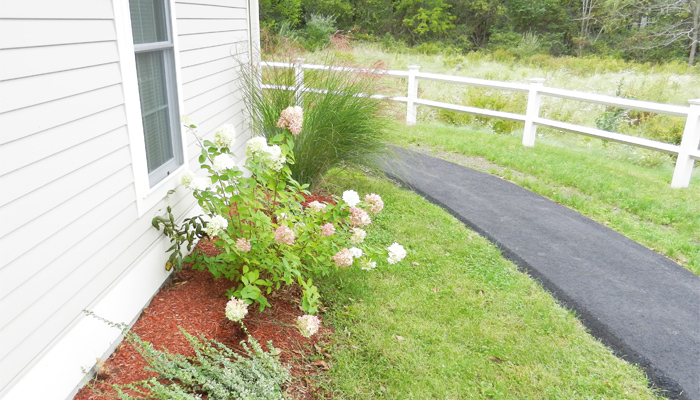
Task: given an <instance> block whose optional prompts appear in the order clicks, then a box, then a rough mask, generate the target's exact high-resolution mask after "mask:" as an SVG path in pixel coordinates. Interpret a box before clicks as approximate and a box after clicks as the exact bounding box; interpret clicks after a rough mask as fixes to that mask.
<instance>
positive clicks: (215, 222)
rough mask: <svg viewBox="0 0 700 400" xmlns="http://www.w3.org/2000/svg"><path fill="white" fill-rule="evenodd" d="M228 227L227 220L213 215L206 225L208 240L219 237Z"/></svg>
mask: <svg viewBox="0 0 700 400" xmlns="http://www.w3.org/2000/svg"><path fill="white" fill-rule="evenodd" d="M227 227H228V220H227V219H226V218H224V217H222V216H221V215H215V216H213V217H212V218H211V220H209V222H208V223H207V228H206V232H207V235H209V237H210V238H213V237H215V236H219V234H220V233H222V232H223V231H224V230H225V229H226V228H227Z"/></svg>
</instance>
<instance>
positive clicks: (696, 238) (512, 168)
mask: <svg viewBox="0 0 700 400" xmlns="http://www.w3.org/2000/svg"><path fill="white" fill-rule="evenodd" d="M399 128H400V129H399ZM391 139H392V141H393V142H395V143H398V144H400V145H402V146H406V147H409V148H412V149H414V150H419V151H427V152H429V153H433V154H435V155H437V156H439V157H442V158H445V159H449V160H451V161H454V162H457V163H461V164H464V165H468V166H471V167H473V168H476V169H480V170H483V171H486V172H489V173H492V174H496V175H499V176H502V177H504V178H506V179H508V180H510V181H512V182H514V183H516V184H518V185H520V186H522V187H525V188H527V189H529V190H532V191H533V192H535V193H539V194H541V195H543V196H545V197H548V198H550V199H552V200H554V201H556V202H559V203H561V204H563V205H565V206H567V207H569V208H572V209H574V210H576V211H578V212H580V213H581V214H584V215H586V216H588V217H590V218H592V219H594V220H596V221H598V222H600V223H603V224H605V225H607V226H609V227H610V228H611V229H614V230H616V231H618V232H619V233H621V234H623V235H625V236H627V237H629V238H631V239H632V240H635V241H637V242H638V243H641V244H643V245H645V246H647V247H649V248H652V249H654V250H656V251H658V252H660V253H662V254H664V255H666V256H667V257H669V258H671V259H673V260H675V261H676V262H678V263H679V264H681V265H683V266H685V267H686V268H688V269H689V270H691V271H693V272H694V273H696V274H700V171H698V170H697V168H696V172H695V173H694V176H693V179H692V181H691V184H690V187H689V188H684V189H672V188H671V187H670V182H671V176H672V174H673V161H675V160H671V159H670V158H668V157H665V156H659V154H658V153H651V152H645V151H641V150H638V149H635V148H631V147H627V146H622V145H617V144H612V143H604V142H602V141H600V140H597V139H586V138H581V137H580V136H575V135H573V134H571V135H568V136H555V137H552V136H550V137H544V138H538V139H537V141H536V143H535V147H534V148H527V147H523V146H522V144H521V138H520V137H518V136H515V135H495V134H492V133H488V132H484V131H479V130H475V129H470V128H464V127H454V126H448V125H444V124H420V125H418V126H415V127H405V126H400V127H399V126H397V129H396V130H395V132H394V133H393V136H392V138H391ZM654 157H656V158H655V162H653V164H657V165H655V166H653V167H649V166H643V165H644V164H645V163H650V162H651V161H650V160H649V159H650V158H654Z"/></svg>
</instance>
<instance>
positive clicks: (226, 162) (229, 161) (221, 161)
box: [211, 154, 236, 172]
mask: <svg viewBox="0 0 700 400" xmlns="http://www.w3.org/2000/svg"><path fill="white" fill-rule="evenodd" d="M235 166H236V162H235V161H234V160H233V157H231V156H230V155H228V154H219V155H218V156H216V157H214V162H213V163H212V166H211V168H212V169H213V170H214V171H216V172H221V171H223V170H226V169H232V168H233V167H235Z"/></svg>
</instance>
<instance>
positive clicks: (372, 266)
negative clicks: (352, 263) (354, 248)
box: [360, 259, 377, 271]
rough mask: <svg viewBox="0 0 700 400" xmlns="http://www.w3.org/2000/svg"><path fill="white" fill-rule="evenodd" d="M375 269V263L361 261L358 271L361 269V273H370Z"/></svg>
mask: <svg viewBox="0 0 700 400" xmlns="http://www.w3.org/2000/svg"><path fill="white" fill-rule="evenodd" d="M375 268H377V262H376V261H372V260H368V259H362V261H361V262H360V269H362V270H363V271H371V270H373V269H375Z"/></svg>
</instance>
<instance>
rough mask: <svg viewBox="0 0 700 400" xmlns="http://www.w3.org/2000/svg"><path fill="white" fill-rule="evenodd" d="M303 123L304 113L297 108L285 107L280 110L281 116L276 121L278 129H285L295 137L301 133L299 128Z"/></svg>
mask: <svg viewBox="0 0 700 400" xmlns="http://www.w3.org/2000/svg"><path fill="white" fill-rule="evenodd" d="M303 123H304V112H303V110H302V109H301V107H299V106H294V107H287V108H285V109H284V110H282V115H281V116H280V119H279V121H277V127H278V128H287V129H289V131H290V132H291V133H292V135H294V136H296V135H298V134H299V133H301V126H302V125H303Z"/></svg>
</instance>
